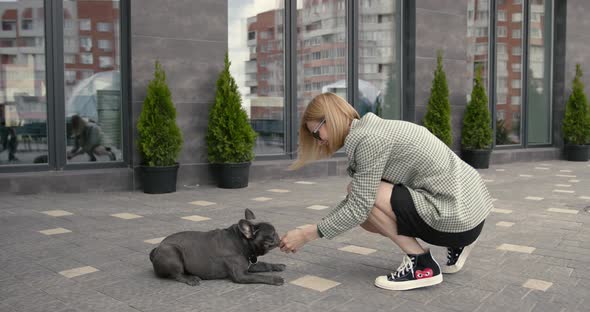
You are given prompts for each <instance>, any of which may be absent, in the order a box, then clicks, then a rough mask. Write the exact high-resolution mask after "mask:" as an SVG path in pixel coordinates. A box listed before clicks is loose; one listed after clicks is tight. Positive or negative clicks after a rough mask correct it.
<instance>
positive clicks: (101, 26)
mask: <svg viewBox="0 0 590 312" xmlns="http://www.w3.org/2000/svg"><path fill="white" fill-rule="evenodd" d="M112 25H113V24H112V23H105V22H98V23H96V30H98V31H100V32H110V31H111V30H112Z"/></svg>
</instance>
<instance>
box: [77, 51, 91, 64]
mask: <svg viewBox="0 0 590 312" xmlns="http://www.w3.org/2000/svg"><path fill="white" fill-rule="evenodd" d="M80 63H82V64H85V65H92V64H94V60H93V57H92V53H80Z"/></svg>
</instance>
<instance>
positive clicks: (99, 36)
mask: <svg viewBox="0 0 590 312" xmlns="http://www.w3.org/2000/svg"><path fill="white" fill-rule="evenodd" d="M63 13H64V29H63V34H64V46H63V53H64V94H65V121H66V129H67V131H66V137H65V140H66V150H67V151H66V157H67V159H68V161H69V162H89V161H90V162H94V161H115V160H117V159H121V158H122V140H123V134H122V114H121V103H122V101H121V94H122V92H121V74H120V64H121V47H120V42H121V40H120V28H121V27H120V24H119V19H120V18H119V16H120V14H119V3H118V1H86V0H77V1H71V0H64V1H63Z"/></svg>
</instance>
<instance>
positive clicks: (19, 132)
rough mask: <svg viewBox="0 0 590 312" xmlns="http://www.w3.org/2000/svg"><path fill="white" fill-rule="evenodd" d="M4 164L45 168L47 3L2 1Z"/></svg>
mask: <svg viewBox="0 0 590 312" xmlns="http://www.w3.org/2000/svg"><path fill="white" fill-rule="evenodd" d="M0 16H1V18H2V29H1V30H0V165H12V164H32V163H47V160H48V159H47V101H46V81H45V29H44V25H45V21H44V5H43V0H19V1H17V0H15V1H10V2H7V1H2V2H0Z"/></svg>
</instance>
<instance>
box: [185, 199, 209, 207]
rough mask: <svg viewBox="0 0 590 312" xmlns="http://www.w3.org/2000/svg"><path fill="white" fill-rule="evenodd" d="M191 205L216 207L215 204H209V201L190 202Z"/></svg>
mask: <svg viewBox="0 0 590 312" xmlns="http://www.w3.org/2000/svg"><path fill="white" fill-rule="evenodd" d="M189 204H191V205H195V206H203V207H207V206H211V205H215V203H214V202H209V201H206V200H196V201H192V202H190V203H189Z"/></svg>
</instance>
